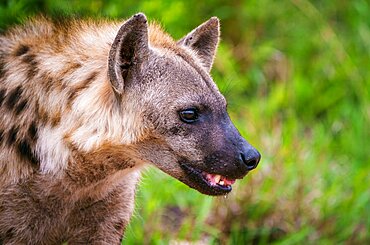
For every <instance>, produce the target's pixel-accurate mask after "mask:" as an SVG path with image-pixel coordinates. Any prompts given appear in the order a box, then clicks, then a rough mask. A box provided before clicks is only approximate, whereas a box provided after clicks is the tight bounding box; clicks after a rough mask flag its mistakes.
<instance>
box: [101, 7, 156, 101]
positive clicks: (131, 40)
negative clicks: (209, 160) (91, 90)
mask: <svg viewBox="0 0 370 245" xmlns="http://www.w3.org/2000/svg"><path fill="white" fill-rule="evenodd" d="M148 51H149V45H148V25H147V19H146V17H145V15H144V14H141V13H139V14H136V15H134V16H133V17H131V18H130V19H128V20H127V21H126V22H125V23H124V24H123V25H122V26H121V28H120V29H119V31H118V33H117V35H116V38H115V39H114V42H113V44H112V46H111V49H110V52H109V60H108V74H109V78H110V82H111V84H112V87H113V89H114V90H115V91H116V92H117V93H119V94H122V93H123V91H124V85H125V81H126V78H127V75H128V73H129V71H130V69H132V68H133V67H134V66H135V65H136V64H138V63H140V62H141V61H142V60H143V59H144V58H145V56H146V54H147V52H148Z"/></svg>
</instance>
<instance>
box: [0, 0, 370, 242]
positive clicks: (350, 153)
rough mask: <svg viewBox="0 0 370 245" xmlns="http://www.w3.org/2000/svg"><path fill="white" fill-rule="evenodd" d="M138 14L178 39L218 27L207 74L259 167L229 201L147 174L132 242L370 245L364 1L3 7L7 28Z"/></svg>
mask: <svg viewBox="0 0 370 245" xmlns="http://www.w3.org/2000/svg"><path fill="white" fill-rule="evenodd" d="M139 11H142V12H144V13H146V15H147V16H148V18H149V20H153V19H155V20H158V21H159V22H161V23H162V24H163V26H164V27H165V28H166V30H167V31H169V32H170V33H171V34H172V35H173V36H174V37H176V38H180V37H181V36H182V35H184V34H185V33H187V32H188V31H190V30H191V29H192V28H194V27H195V26H197V25H198V24H200V23H201V22H202V21H205V20H206V19H208V18H209V17H211V16H214V15H216V16H218V17H220V18H221V23H222V43H221V45H220V47H219V51H218V56H217V59H216V61H215V64H214V69H213V71H212V75H213V77H214V80H215V81H216V82H217V84H218V86H219V88H220V90H221V91H222V92H223V93H224V94H225V96H226V97H227V99H228V101H229V112H230V114H231V117H232V119H233V121H234V122H235V124H236V125H237V127H238V128H239V130H240V132H241V133H242V135H243V136H245V137H246V138H247V139H248V140H249V141H250V142H251V143H252V144H253V145H255V146H256V147H257V148H258V149H259V150H260V151H261V153H262V161H261V163H260V166H259V167H258V169H257V170H256V171H254V172H252V173H251V174H250V175H249V176H248V177H247V178H246V179H244V180H243V181H240V183H238V184H237V185H236V188H234V191H233V192H232V193H231V194H230V195H228V196H227V197H226V198H225V197H218V198H214V197H207V196H203V195H201V194H199V193H198V192H196V191H194V190H192V189H190V188H188V187H186V186H185V185H183V184H181V183H180V182H179V181H177V180H174V179H172V178H170V177H168V176H166V175H165V174H163V173H161V172H159V171H158V170H155V169H150V170H148V171H146V172H145V173H144V176H143V178H142V183H141V185H140V188H139V191H138V194H137V205H136V206H137V208H136V211H135V215H134V217H133V219H132V222H131V224H130V226H129V227H128V230H127V232H126V234H125V243H127V244H142V243H146V244H168V243H169V242H174V241H192V242H196V241H203V242H205V243H209V244H219V243H222V244H252V243H254V244H267V243H268V244H270V243H275V244H284V245H285V244H302V243H308V244H318V243H319V244H366V243H367V244H368V243H370V232H369V231H370V187H369V186H370V185H369V183H370V160H369V159H370V149H369V148H370V147H369V146H370V144H369V139H370V132H369V128H370V102H369V101H370V95H369V90H370V4H369V2H368V1H366V0H353V1H328V0H327V1H308V0H291V1H286V0H285V1H272V0H250V1H239V0H231V1H221V0H207V1H196V0H187V1H162V2H161V3H159V2H156V1H149V0H147V1H140V2H137V1H118V0H108V1H97V0H93V1H66V0H64V1H51V0H46V1H36V0H32V1H26V0H24V1H5V2H2V3H0V20H1V21H0V28H1V29H5V28H6V27H7V26H9V25H11V24H14V23H19V22H20V21H22V20H23V19H25V17H27V16H30V15H34V14H37V13H39V12H43V13H48V14H53V15H60V14H63V15H75V16H93V17H96V18H101V17H110V18H126V17H128V16H130V15H132V14H134V13H135V12H139Z"/></svg>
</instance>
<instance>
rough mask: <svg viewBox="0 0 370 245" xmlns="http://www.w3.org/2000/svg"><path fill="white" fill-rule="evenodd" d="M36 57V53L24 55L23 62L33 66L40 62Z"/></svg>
mask: <svg viewBox="0 0 370 245" xmlns="http://www.w3.org/2000/svg"><path fill="white" fill-rule="evenodd" d="M35 58H36V56H35V55H34V54H28V55H25V56H24V57H23V62H24V63H27V64H29V65H32V66H36V65H37V64H38V63H37V61H36V60H35Z"/></svg>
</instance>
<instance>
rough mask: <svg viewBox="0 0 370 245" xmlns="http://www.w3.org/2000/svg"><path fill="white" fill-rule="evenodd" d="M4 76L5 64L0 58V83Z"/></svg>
mask: <svg viewBox="0 0 370 245" xmlns="http://www.w3.org/2000/svg"><path fill="white" fill-rule="evenodd" d="M4 76H5V63H4V61H3V59H2V57H0V81H1V80H2V77H4Z"/></svg>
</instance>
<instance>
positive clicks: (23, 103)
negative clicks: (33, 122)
mask: <svg viewBox="0 0 370 245" xmlns="http://www.w3.org/2000/svg"><path fill="white" fill-rule="evenodd" d="M26 105H27V100H22V101H21V102H19V104H18V105H17V106H16V107H15V114H16V115H18V114H19V113H21V112H22V111H23V110H24V108H25V107H26Z"/></svg>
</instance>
